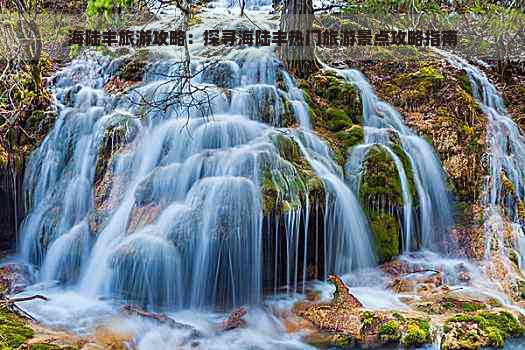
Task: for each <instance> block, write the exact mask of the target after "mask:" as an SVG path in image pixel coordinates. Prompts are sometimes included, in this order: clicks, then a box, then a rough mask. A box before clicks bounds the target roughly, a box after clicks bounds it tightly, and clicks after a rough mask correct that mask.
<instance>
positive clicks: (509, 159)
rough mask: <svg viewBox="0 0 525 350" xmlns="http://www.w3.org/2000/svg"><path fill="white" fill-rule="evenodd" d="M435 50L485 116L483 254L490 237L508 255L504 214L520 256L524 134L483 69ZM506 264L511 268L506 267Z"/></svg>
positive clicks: (488, 249)
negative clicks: (463, 76)
mask: <svg viewBox="0 0 525 350" xmlns="http://www.w3.org/2000/svg"><path fill="white" fill-rule="evenodd" d="M438 52H439V53H440V54H441V55H443V56H444V57H445V58H446V59H447V60H448V62H450V63H451V64H452V65H453V66H455V67H456V68H459V69H462V70H464V71H465V72H466V73H467V75H468V77H469V80H470V84H471V88H472V94H473V97H474V98H475V99H476V101H477V102H478V104H479V106H480V107H481V110H482V111H483V113H484V114H485V115H486V117H487V122H488V123H487V155H488V159H489V171H490V173H489V176H488V178H487V180H486V181H485V191H484V192H485V196H484V198H483V199H484V204H485V206H484V208H485V218H486V219H485V226H486V227H485V230H486V233H487V234H486V244H485V257H486V258H487V259H490V255H491V250H492V246H493V239H494V238H495V239H496V241H497V242H498V246H499V248H500V249H501V250H502V252H503V253H504V254H505V255H506V256H509V254H508V252H507V247H506V245H505V243H504V241H505V235H504V232H505V227H504V223H503V221H504V220H503V216H508V217H509V218H510V220H511V221H512V222H513V223H512V225H511V231H512V234H513V235H514V236H515V237H516V240H517V242H516V245H517V252H518V253H519V254H520V256H521V258H520V260H522V259H523V253H525V252H524V251H523V231H522V225H523V220H522V218H520V205H523V200H524V196H525V183H524V180H523V179H525V137H524V136H523V135H522V134H521V132H520V129H519V127H518V125H516V123H515V122H514V121H513V120H512V118H511V117H510V115H509V114H508V112H507V109H506V108H505V104H504V102H503V99H502V97H501V95H500V94H499V93H498V90H497V88H496V87H495V86H494V84H492V83H491V82H490V80H489V79H488V77H487V75H486V74H485V73H483V72H482V71H481V70H479V69H478V68H477V67H475V66H474V65H472V64H470V63H469V62H468V61H467V60H465V59H462V58H461V57H458V56H456V55H454V54H451V53H448V52H445V51H441V50H439V51H438ZM505 181H507V182H510V184H511V186H510V187H512V189H511V192H512V193H508V192H509V191H508V188H507V189H505V187H506V186H505ZM507 187H508V185H507ZM500 209H503V211H501V210H500ZM494 233H495V234H494ZM506 268H507V270H509V271H511V269H510V267H508V266H507V267H506ZM522 269H523V268H522Z"/></svg>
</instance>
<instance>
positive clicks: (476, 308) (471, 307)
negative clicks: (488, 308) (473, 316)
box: [461, 302, 485, 312]
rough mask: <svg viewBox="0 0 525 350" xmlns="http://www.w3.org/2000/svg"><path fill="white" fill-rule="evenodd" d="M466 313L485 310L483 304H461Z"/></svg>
mask: <svg viewBox="0 0 525 350" xmlns="http://www.w3.org/2000/svg"><path fill="white" fill-rule="evenodd" d="M461 308H462V309H463V311H464V312H476V311H479V310H482V309H484V308H485V306H484V305H483V304H476V303H469V302H464V303H462V304H461Z"/></svg>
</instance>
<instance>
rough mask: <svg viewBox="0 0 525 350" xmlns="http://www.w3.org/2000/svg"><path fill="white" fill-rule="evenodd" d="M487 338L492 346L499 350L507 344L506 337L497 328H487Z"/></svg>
mask: <svg viewBox="0 0 525 350" xmlns="http://www.w3.org/2000/svg"><path fill="white" fill-rule="evenodd" d="M484 331H485V336H486V337H487V338H488V340H489V344H488V345H491V346H497V347H498V348H501V347H503V344H505V335H504V334H503V332H502V331H501V330H499V329H498V328H497V327H493V326H489V327H486V328H485V330H484Z"/></svg>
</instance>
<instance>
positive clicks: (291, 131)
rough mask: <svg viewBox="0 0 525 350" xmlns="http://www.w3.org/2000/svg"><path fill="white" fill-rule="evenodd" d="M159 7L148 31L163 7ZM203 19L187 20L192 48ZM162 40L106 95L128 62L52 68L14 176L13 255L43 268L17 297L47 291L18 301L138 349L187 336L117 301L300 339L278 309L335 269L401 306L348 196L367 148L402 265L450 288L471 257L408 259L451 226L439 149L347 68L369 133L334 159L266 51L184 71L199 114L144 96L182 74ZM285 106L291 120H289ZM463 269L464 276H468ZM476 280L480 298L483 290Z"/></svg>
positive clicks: (250, 340)
mask: <svg viewBox="0 0 525 350" xmlns="http://www.w3.org/2000/svg"><path fill="white" fill-rule="evenodd" d="M247 5H248V6H247V8H249V10H248V11H247V13H248V15H249V16H253V17H256V18H257V23H259V24H260V25H262V26H264V27H265V28H266V29H276V28H277V26H278V23H276V22H275V20H273V19H272V15H271V14H269V5H270V4H269V3H268V2H264V1H259V2H250V3H248V4H247ZM237 10H238V9H235V8H234V7H232V4H231V3H223V2H215V3H212V7H211V8H209V9H207V10H206V11H205V12H204V13H203V14H202V16H203V23H205V27H206V29H209V28H213V27H215V28H217V29H220V28H222V27H223V26H224V23H226V22H228V23H231V25H232V28H241V27H244V26H247V25H249V22H248V21H247V20H246V19H239V16H238V15H235V14H232V12H235V11H237ZM162 16H164V17H162V18H161V20H160V21H159V22H158V23H157V24H158V25H162V24H165V23H168V22H170V19H171V18H172V17H170V16H176V13H175V14H174V13H172V12H170V11H166V13H164V14H163V15H162ZM203 30H204V25H202V26H199V27H197V28H195V32H196V33H197V35H196V38H195V42H196V43H198V42H202V40H199V36H202V32H203ZM192 32H193V30H192ZM201 39H202V38H201ZM171 50H172V49H165V48H164V49H159V50H158V53H159V56H155V57H157V59H156V60H153V59H152V60H151V62H150V63H149V64H148V66H147V67H146V73H145V76H144V80H143V82H142V83H141V84H139V86H138V87H137V88H136V89H133V90H132V91H130V92H128V93H127V94H124V95H121V94H120V95H119V94H108V93H107V92H106V91H105V90H104V85H105V84H106V83H107V82H108V80H110V79H111V78H112V77H113V76H114V75H115V74H116V73H117V72H118V70H119V68H120V67H121V65H122V64H125V58H121V59H117V60H113V61H112V60H110V59H108V58H106V57H103V56H101V55H98V54H89V55H87V56H86V57H83V58H82V59H79V60H76V61H74V62H72V63H71V64H70V65H69V66H68V67H66V68H65V69H64V70H62V71H61V72H59V73H58V74H57V75H56V76H55V77H54V79H53V83H52V89H53V91H54V94H55V96H56V106H57V109H58V112H59V117H58V119H57V122H56V124H55V127H54V128H53V130H52V131H51V133H50V134H49V135H48V136H47V137H46V139H45V140H44V142H43V143H42V145H41V146H40V147H39V149H38V150H37V151H36V152H35V153H34V154H33V155H32V156H31V159H30V162H29V164H28V170H27V172H26V179H25V186H26V188H25V190H26V196H27V199H28V201H29V202H30V204H31V211H30V213H29V215H28V217H27V218H26V220H25V222H24V224H23V227H22V237H23V240H22V243H21V246H20V255H21V257H20V258H21V259H22V260H23V261H24V262H26V263H29V264H33V265H36V266H38V267H39V268H40V271H39V273H38V275H37V276H36V278H37V281H36V282H37V283H36V284H35V285H34V286H32V287H31V288H29V289H28V290H27V291H26V293H27V294H31V293H34V292H37V291H38V292H39V293H40V294H46V295H48V296H49V297H50V298H51V301H50V302H47V303H39V302H28V303H27V304H25V307H26V308H27V310H28V311H30V313H31V314H33V315H35V316H37V317H38V318H39V319H40V320H42V321H43V322H44V323H45V324H48V325H50V326H55V327H59V328H62V327H64V328H68V329H72V330H74V331H76V332H78V333H80V334H88V333H89V332H91V331H92V330H93V329H94V328H95V327H97V326H100V325H101V324H107V325H108V326H111V327H112V328H113V329H115V328H117V329H119V330H120V331H122V332H124V333H128V334H132V335H133V336H134V338H135V339H136V342H137V343H136V344H135V345H136V347H137V348H139V349H147V350H149V349H158V348H167V347H173V346H174V345H180V346H188V347H189V346H190V345H191V344H190V343H189V339H191V337H192V336H191V334H188V331H187V330H184V329H181V330H173V329H169V328H168V327H163V326H159V325H157V324H154V323H152V322H149V321H147V320H140V319H137V318H133V317H123V316H122V314H121V313H120V312H119V307H120V306H122V305H123V304H126V303H136V304H139V305H141V306H143V307H144V308H152V309H156V310H162V311H163V312H166V313H167V314H169V315H170V316H171V317H173V318H174V319H176V320H177V321H179V322H182V323H186V324H188V325H191V326H193V327H194V329H195V330H197V331H198V332H199V333H200V334H201V335H202V336H201V337H199V342H200V344H201V346H202V348H209V349H231V348H238V349H252V348H260V349H276V348H277V349H308V348H310V347H309V346H308V345H306V344H304V343H302V342H301V340H300V339H301V336H302V335H303V334H302V333H301V332H296V333H287V332H286V330H285V327H284V326H283V324H282V323H281V320H280V319H279V318H277V317H276V316H275V315H277V314H279V312H288V311H289V310H290V308H291V306H292V305H293V303H294V302H295V301H297V300H299V299H301V298H304V295H302V294H300V293H304V292H305V286H306V283H303V282H305V281H308V280H314V279H320V280H322V279H324V278H325V277H326V276H327V275H328V274H333V273H336V274H339V275H344V279H345V281H346V282H347V283H348V284H349V285H350V286H351V291H352V293H354V295H356V296H357V297H358V298H359V299H360V300H361V301H362V302H363V303H364V305H365V306H366V307H368V308H371V309H398V310H404V309H406V308H407V306H406V304H404V303H403V302H402V301H401V300H402V297H403V296H402V295H398V294H395V293H393V292H391V291H389V290H387V288H386V285H385V284H386V282H385V276H384V275H383V274H382V273H381V272H380V271H378V270H377V269H375V268H374V265H375V261H376V257H375V256H374V250H373V241H372V238H371V233H370V228H369V225H368V222H367V218H366V216H365V214H364V210H363V208H362V207H361V204H360V202H359V200H358V193H359V185H360V183H361V179H360V177H359V176H360V174H361V169H362V164H363V162H364V160H365V159H366V156H367V153H368V152H369V150H370V149H371V148H372V147H379V148H381V149H383V150H384V151H385V152H386V153H387V154H388V155H389V157H391V159H392V161H393V162H394V164H395V167H396V169H397V172H398V175H399V179H400V183H401V189H402V198H403V209H402V212H403V214H402V220H403V224H402V227H403V250H404V251H405V252H406V253H407V254H406V255H404V256H403V258H402V259H408V260H410V263H411V264H416V265H419V266H427V265H428V266H437V265H439V266H444V267H443V269H444V270H446V272H447V274H446V275H447V276H450V280H449V281H448V282H449V283H450V284H451V285H455V284H459V282H458V278H457V273H458V272H457V266H458V265H462V266H463V265H464V264H468V262H464V261H460V260H456V259H449V260H445V261H443V258H442V257H440V256H439V255H437V254H435V253H433V252H430V251H422V252H418V253H413V251H415V250H416V249H418V248H421V247H423V248H426V249H437V248H438V247H439V246H440V244H441V243H442V241H445V240H446V237H447V233H448V231H449V229H450V226H451V224H452V215H451V204H450V200H449V197H448V194H447V191H446V186H445V180H444V177H443V171H442V170H441V166H440V163H439V160H438V159H437V157H436V156H435V153H434V151H433V149H432V147H431V146H430V145H429V144H428V143H427V142H426V141H424V140H423V139H422V138H421V137H419V136H417V135H416V134H415V133H414V132H413V131H411V130H410V129H409V128H408V127H407V126H406V125H405V124H404V122H403V118H402V117H401V115H400V114H399V113H398V112H397V111H395V109H394V108H393V107H392V106H390V105H388V104H386V103H385V102H383V101H381V100H379V99H378V97H377V96H376V95H375V93H374V91H373V89H372V87H371V86H370V84H369V83H368V81H367V80H366V78H365V77H364V76H363V75H362V74H361V73H360V72H358V71H355V70H339V71H337V73H338V74H340V75H341V76H343V77H344V78H345V79H347V80H348V81H349V82H350V83H352V84H353V85H354V86H356V87H357V89H358V90H359V92H360V95H361V100H362V102H363V117H364V125H365V143H364V144H363V145H359V146H356V147H354V148H353V149H352V150H351V152H350V153H349V157H348V159H349V160H348V164H347V165H346V167H345V168H346V169H343V168H342V167H341V166H339V165H338V164H337V163H336V161H335V160H334V157H333V152H332V150H331V149H330V147H329V145H328V144H327V143H326V142H325V141H323V139H321V138H320V137H319V136H317V135H316V133H315V132H314V131H313V130H312V127H311V123H310V118H309V114H308V106H307V104H306V102H305V101H304V98H303V95H302V92H301V90H300V89H298V88H297V86H296V84H295V82H294V81H293V79H292V78H291V77H290V76H289V75H288V74H287V73H286V72H285V71H284V70H283V67H282V65H281V63H280V62H279V61H278V60H277V59H276V58H275V54H274V53H273V51H272V48H260V49H255V48H239V49H231V50H228V51H226V52H225V53H224V59H223V60H221V61H220V62H218V63H216V66H214V68H213V69H212V70H209V71H206V70H203V71H202V72H200V73H198V74H196V75H195V77H194V78H193V79H192V84H194V86H196V87H199V88H205V90H206V92H207V94H205V93H202V92H199V91H196V92H195V94H196V95H197V96H198V98H201V99H207V98H208V97H210V96H211V97H212V98H211V99H210V104H209V105H207V106H208V107H206V108H202V106H194V107H191V108H189V109H187V108H184V106H181V105H177V103H175V104H173V105H170V106H168V107H167V108H166V109H164V110H156V109H148V108H146V107H145V106H144V105H143V104H141V103H139V102H140V100H141V99H142V98H144V99H146V100H147V101H149V102H152V103H155V102H161V99H162V98H163V97H165V96H167V94H169V92H170V91H173V90H176V89H177V88H179V86H178V85H177V84H179V82H178V81H176V80H172V79H169V78H168V77H169V76H173V75H175V74H177V73H178V72H179V71H180V69H182V68H183V67H181V64H180V52H179V51H175V49H173V50H174V51H171ZM205 52H206V50H205V48H204V47H202V46H201V45H198V44H196V45H195V47H194V48H192V51H191V54H192V56H193V58H194V59H193V60H192V64H191V67H190V68H191V70H192V71H193V72H198V71H199V70H201V68H202V67H203V65H205V64H206V63H207V62H206V61H205V59H204V58H203V56H205ZM261 106H268V108H261ZM290 115H291V116H292V117H293V118H294V121H295V123H296V124H297V125H298V127H297V128H289V127H288V126H289V125H290V124H293V123H291V122H290V121H287V120H286V119H287V116H290ZM396 140H398V141H396ZM108 145H109V148H110V149H115V150H116V151H115V155H114V156H113V157H112V158H111V160H109V161H108V162H107V164H105V163H104V160H103V159H102V158H101V157H103V152H101V151H100V150H101V149H106V148H107V147H108ZM287 145H288V146H289V145H296V146H297V149H298V150H299V153H300V158H301V159H304V161H305V164H306V165H305V166H306V167H308V168H309V169H310V170H311V172H312V173H311V175H310V176H311V177H317V178H318V179H319V180H320V181H321V183H322V187H323V193H324V198H323V199H322V200H321V201H318V200H316V199H315V198H313V197H311V196H309V190H312V188H310V187H311V186H312V184H311V183H310V182H307V181H304V179H303V178H301V176H300V173H301V171H304V169H299V168H298V165H297V164H294V163H293V161H291V160H290V159H289V157H287V154H286V153H287V152H286V149H285V147H288V146H287ZM396 145H397V146H398V147H396ZM400 152H402V153H400ZM405 157H406V158H407V159H408V160H409V164H406V163H404V162H403V159H404V158H405ZM104 164H105V166H106V171H105V173H106V175H105V176H104V177H103V178H101V177H100V174H99V169H100V167H101V166H103V165H104ZM505 164H506V163H505ZM502 167H503V165H502ZM516 171H518V170H516ZM345 173H346V176H345ZM409 174H412V177H413V183H414V184H413V186H415V191H411V189H410V186H411V184H410V180H409ZM509 176H513V175H509ZM515 176H518V177H520V176H521V174H518V173H516V174H515ZM520 178H521V177H520ZM269 183H270V184H271V188H272V189H274V190H276V191H277V197H278V198H277V199H275V198H273V200H276V201H277V200H279V201H280V202H281V203H284V204H283V207H286V210H284V209H283V210H281V211H280V212H277V211H276V210H272V211H270V212H268V211H266V210H265V208H266V207H265V206H266V204H267V203H266V202H265V201H267V198H266V196H265V191H267V190H268V184H269ZM517 188H518V187H517ZM520 188H521V187H520ZM412 193H415V194H416V196H413V195H412ZM101 195H102V198H101V197H100V196H101ZM520 195H521V196H523V192H520ZM416 216H417V218H418V219H416ZM418 235H419V237H418ZM522 236H523V234H522ZM522 236H521V237H522ZM524 246H525V243H524ZM523 249H525V248H523ZM312 264H313V265H314V267H315V269H314V270H315V273H314V275H311V273H310V272H309V266H311V265H312ZM467 268H468V269H469V271H471V273H472V274H473V275H476V273H478V271H479V269H477V268H476V267H475V266H471V265H468V266H467ZM479 274H480V275H481V272H479ZM480 281H483V279H482V278H480ZM309 287H310V286H309ZM311 287H312V288H314V289H317V290H319V291H320V292H321V293H322V295H324V298H328V297H329V295H330V293H331V291H332V289H331V287H330V286H329V285H327V284H326V283H324V282H314V283H313V284H311ZM473 288H475V290H476V291H477V292H480V291H481V292H480V293H482V292H483V291H486V292H487V293H489V294H490V285H485V284H483V283H481V282H480V284H479V285H475V286H474V287H473ZM492 294H493V293H492ZM492 294H491V295H492ZM501 300H502V301H503V302H505V303H507V301H506V300H505V299H504V296H501ZM240 305H248V309H249V311H248V314H247V316H246V321H247V327H245V328H243V329H238V330H235V331H232V332H224V333H218V332H216V330H215V328H214V327H215V325H216V324H217V323H218V322H220V321H222V320H223V319H224V318H225V314H224V313H222V311H224V310H229V309H231V308H232V307H235V306H240Z"/></svg>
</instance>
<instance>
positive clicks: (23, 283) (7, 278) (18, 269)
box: [0, 264, 33, 294]
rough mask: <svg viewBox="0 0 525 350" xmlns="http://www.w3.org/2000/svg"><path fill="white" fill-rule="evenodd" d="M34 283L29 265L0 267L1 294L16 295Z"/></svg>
mask: <svg viewBox="0 0 525 350" xmlns="http://www.w3.org/2000/svg"><path fill="white" fill-rule="evenodd" d="M31 283H33V278H32V272H31V269H30V267H29V266H28V265H22V264H7V265H4V266H1V267H0V293H4V294H14V293H18V292H20V291H22V290H24V289H25V287H27V286H28V285H30V284H31Z"/></svg>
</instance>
